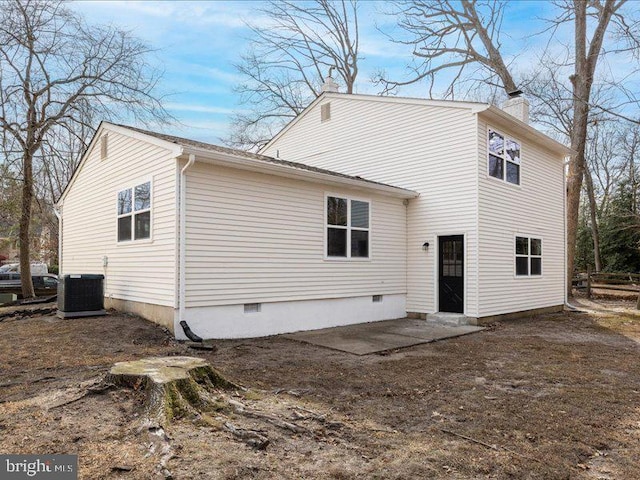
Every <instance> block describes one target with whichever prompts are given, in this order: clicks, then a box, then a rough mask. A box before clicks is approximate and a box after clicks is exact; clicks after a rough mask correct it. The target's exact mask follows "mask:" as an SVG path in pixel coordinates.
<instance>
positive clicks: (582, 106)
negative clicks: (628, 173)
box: [566, 0, 589, 297]
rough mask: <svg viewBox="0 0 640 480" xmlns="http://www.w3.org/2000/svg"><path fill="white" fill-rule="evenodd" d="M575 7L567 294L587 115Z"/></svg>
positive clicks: (581, 19) (580, 11)
mask: <svg viewBox="0 0 640 480" xmlns="http://www.w3.org/2000/svg"><path fill="white" fill-rule="evenodd" d="M574 6H575V7H574V8H575V31H574V35H575V50H576V65H575V73H574V74H573V75H572V76H571V82H572V84H573V128H572V129H571V148H572V149H573V150H574V151H575V152H577V153H576V156H575V157H573V158H572V159H571V161H570V162H569V171H568V176H567V278H566V282H567V283H566V284H567V295H568V296H570V297H571V296H573V289H572V287H573V285H572V279H573V270H574V266H575V256H576V240H577V237H578V217H579V211H580V193H581V190H582V180H583V177H584V165H585V160H584V152H585V146H586V142H587V120H588V116H589V103H588V102H589V88H588V87H587V85H589V81H588V77H589V73H588V63H587V58H586V52H587V43H586V42H587V40H586V35H587V5H586V3H585V2H582V1H580V0H578V1H576V2H574Z"/></svg>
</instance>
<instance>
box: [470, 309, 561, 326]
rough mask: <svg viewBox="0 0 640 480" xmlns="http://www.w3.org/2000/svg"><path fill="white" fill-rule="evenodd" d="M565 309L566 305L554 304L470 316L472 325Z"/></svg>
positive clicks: (488, 323)
mask: <svg viewBox="0 0 640 480" xmlns="http://www.w3.org/2000/svg"><path fill="white" fill-rule="evenodd" d="M562 310H564V305H553V306H551V307H543V308H533V309H531V310H522V311H520V312H512V313H505V314H503V315H490V316H487V317H480V318H470V319H469V320H470V323H471V324H472V325H490V324H492V323H495V322H499V321H503V320H515V319H517V318H524V317H532V316H534V315H544V314H545V313H555V312H561V311H562Z"/></svg>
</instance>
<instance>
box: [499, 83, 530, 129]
mask: <svg viewBox="0 0 640 480" xmlns="http://www.w3.org/2000/svg"><path fill="white" fill-rule="evenodd" d="M502 110H504V111H505V112H507V113H508V114H509V115H511V116H512V117H516V118H517V119H518V120H521V121H523V122H524V123H529V100H527V99H526V98H524V97H523V96H522V91H521V90H515V91H513V92H509V99H508V100H507V101H506V102H504V103H503V104H502Z"/></svg>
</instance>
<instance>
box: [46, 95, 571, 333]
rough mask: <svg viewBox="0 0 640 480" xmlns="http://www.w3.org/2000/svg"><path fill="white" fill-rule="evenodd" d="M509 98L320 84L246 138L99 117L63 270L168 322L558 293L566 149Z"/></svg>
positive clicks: (315, 321)
mask: <svg viewBox="0 0 640 480" xmlns="http://www.w3.org/2000/svg"><path fill="white" fill-rule="evenodd" d="M509 103H510V104H509V106H508V109H509V111H510V112H511V114H510V113H506V112H505V111H503V110H501V109H498V108H496V107H494V106H489V105H487V104H481V103H467V102H448V101H433V100H421V99H408V98H397V97H393V98H391V97H376V96H367V95H350V94H339V93H333V92H325V93H323V94H322V95H321V96H320V97H318V99H317V100H316V101H314V102H313V103H312V104H311V105H310V106H309V107H308V108H307V109H306V110H305V111H304V112H303V113H302V114H301V115H300V116H299V117H298V118H296V119H295V120H294V121H293V122H291V123H290V124H289V125H288V126H287V127H286V128H284V129H283V130H282V131H281V132H280V133H279V134H278V135H277V136H276V137H275V138H274V139H273V140H272V141H271V142H270V143H269V144H268V145H267V146H266V147H265V148H263V150H262V151H261V152H260V154H259V155H258V154H252V153H247V152H243V151H238V150H232V149H228V148H223V147H218V146H215V145H209V144H204V143H200V142H195V141H191V140H186V139H182V138H177V137H172V136H167V135H162V134H157V133H153V132H147V131H143V130H139V129H135V128H131V127H125V126H120V125H114V124H110V123H102V124H101V126H100V127H99V129H98V131H97V133H96V135H95V137H94V139H93V141H92V143H91V144H90V146H89V148H88V150H87V153H86V154H85V156H84V157H83V160H82V162H81V164H80V165H79V167H78V169H77V171H76V172H75V174H74V176H73V178H72V180H71V182H70V183H69V186H68V187H67V189H66V190H65V192H64V193H63V195H62V197H61V199H60V201H59V203H58V209H59V212H60V216H61V223H60V229H61V232H60V239H61V247H60V248H61V254H60V258H61V273H62V274H77V273H102V274H104V275H105V297H106V303H107V306H109V307H114V308H117V309H120V310H125V311H131V312H134V313H137V314H139V315H141V316H143V317H145V318H148V319H150V320H152V321H155V322H157V323H160V324H162V325H164V326H166V327H168V328H169V329H171V330H172V331H173V332H174V333H175V335H176V337H178V338H185V335H184V332H183V329H182V328H181V327H180V322H181V321H183V320H184V321H186V322H187V324H188V325H189V326H190V328H191V329H192V330H193V332H194V333H196V334H197V335H199V336H201V337H204V338H238V337H254V336H263V335H271V334H277V333H283V332H292V331H298V330H311V329H317V328H324V327H330V326H338V325H347V324H352V323H362V322H371V321H377V320H385V319H392V318H399V317H404V316H406V315H414V316H418V317H422V318H425V317H426V318H430V317H437V316H438V315H443V314H444V315H445V316H447V315H454V316H456V318H463V319H464V320H465V321H467V322H469V323H483V322H488V321H492V320H493V319H495V318H496V317H497V316H505V315H506V316H511V315H521V314H523V312H524V313H527V312H528V313H531V312H542V311H550V310H557V309H561V308H562V306H563V304H564V302H565V282H564V272H565V227H564V198H565V195H564V192H565V187H564V161H565V159H566V157H567V156H568V155H569V154H570V153H571V152H570V150H568V149H567V148H566V147H564V146H563V145H561V144H559V143H557V142H556V141H554V140H552V139H550V138H549V137H547V136H545V135H543V134H541V133H540V132H538V131H537V130H535V129H534V128H532V127H531V126H529V125H528V124H527V122H526V121H524V120H526V117H527V110H528V108H527V104H526V101H525V100H524V99H522V98H515V99H512V100H510V102H509ZM516 117H518V118H516ZM365 179H366V180H365Z"/></svg>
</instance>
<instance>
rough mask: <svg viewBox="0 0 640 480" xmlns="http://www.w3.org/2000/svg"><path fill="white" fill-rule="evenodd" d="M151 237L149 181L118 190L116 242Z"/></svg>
mask: <svg viewBox="0 0 640 480" xmlns="http://www.w3.org/2000/svg"><path fill="white" fill-rule="evenodd" d="M147 238H151V182H145V183H141V184H139V185H135V186H134V187H131V188H126V189H124V190H120V191H119V192H118V242H127V241H130V240H143V239H147Z"/></svg>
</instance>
